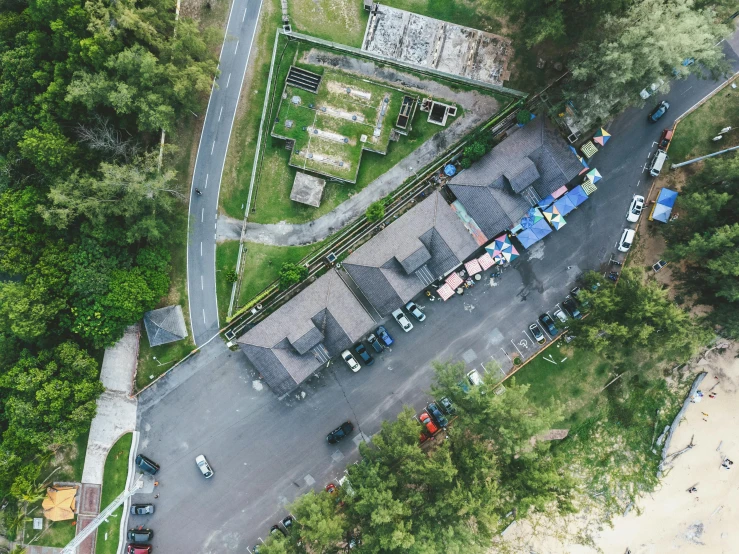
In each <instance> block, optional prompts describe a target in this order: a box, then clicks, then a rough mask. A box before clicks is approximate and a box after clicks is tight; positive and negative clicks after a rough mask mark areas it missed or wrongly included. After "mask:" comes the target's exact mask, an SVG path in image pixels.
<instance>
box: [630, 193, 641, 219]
mask: <svg viewBox="0 0 739 554" xmlns="http://www.w3.org/2000/svg"><path fill="white" fill-rule="evenodd" d="M643 209H644V197H643V196H639V195H638V194H635V195H634V198H633V199H632V200H631V206H629V213H627V214H626V221H629V222H630V223H636V222H637V221H639V216H640V215H641V211H642V210H643Z"/></svg>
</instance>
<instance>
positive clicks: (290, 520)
mask: <svg viewBox="0 0 739 554" xmlns="http://www.w3.org/2000/svg"><path fill="white" fill-rule="evenodd" d="M281 523H282V526H283V527H284V528H285V531H287V532H288V533H289V532H290V529H292V526H293V523H295V519H294V518H293V516H287V517H286V518H284V519H283V520H282V521H281Z"/></svg>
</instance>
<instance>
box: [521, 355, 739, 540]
mask: <svg viewBox="0 0 739 554" xmlns="http://www.w3.org/2000/svg"><path fill="white" fill-rule="evenodd" d="M738 354H739V347H738V346H737V345H736V344H732V345H731V346H730V347H729V349H728V350H726V351H724V352H723V353H722V354H719V351H712V352H709V353H708V355H707V357H705V358H703V359H702V360H701V361H699V362H697V363H695V364H694V365H693V367H692V371H693V372H694V373H696V374H698V373H700V372H706V373H707V375H706V377H705V378H704V379H703V382H702V383H701V385H700V390H701V391H702V392H703V398H702V400H701V401H700V402H699V403H691V404H690V405H689V407H688V409H687V411H686V412H685V416H684V418H683V420H682V421H681V423H680V425H679V427H678V429H677V431H676V432H675V434H674V436H673V438H672V442H671V444H670V449H669V451H668V459H669V456H670V454H674V453H676V452H678V451H680V450H682V449H684V448H686V447H687V446H688V445H689V444H690V442H691V437H692V438H693V444H694V446H693V448H691V449H690V450H688V451H686V452H685V453H683V454H681V455H679V456H678V457H676V458H675V459H674V461H673V463H672V464H670V465H668V466H667V467H666V469H665V476H664V477H663V479H662V483H661V486H660V487H658V490H656V491H655V492H654V493H652V494H650V495H647V496H645V497H643V498H642V499H641V500H640V501H639V503H638V508H639V510H636V509H634V510H632V511H631V512H630V513H629V514H628V515H626V516H623V517H618V518H616V520H615V521H614V527H613V528H609V527H606V528H604V529H603V530H602V531H599V532H598V533H597V534H596V535H595V536H594V539H595V545H596V547H597V548H592V547H585V546H581V545H575V544H563V543H561V542H559V541H558V540H554V539H553V537H551V536H549V537H537V538H536V539H534V540H533V541H531V542H530V543H529V545H528V548H529V550H527V552H532V553H536V554H544V553H547V554H555V553H556V554H562V553H567V554H594V553H596V552H603V553H605V554H625V553H626V552H630V553H631V554H660V553H666V552H680V553H684V554H690V553H694V552H695V553H711V554H729V553H735V552H736V553H739V398H738V396H739V394H738V393H739V359H737V355H738ZM711 393H715V396H714V397H713V398H711V397H710V396H709V395H710V394H711ZM726 458H729V459H730V460H732V461H736V462H737V463H736V464H734V466H733V467H731V469H728V470H727V469H724V468H723V467H722V461H723V460H725V459H726ZM691 487H695V488H696V489H697V490H696V491H695V492H688V489H690V488H691ZM639 512H640V513H639ZM580 521H581V522H582V519H580ZM521 530H523V529H521Z"/></svg>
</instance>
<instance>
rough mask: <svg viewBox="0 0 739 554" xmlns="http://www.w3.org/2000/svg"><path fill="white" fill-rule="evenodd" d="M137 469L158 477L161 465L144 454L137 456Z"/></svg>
mask: <svg viewBox="0 0 739 554" xmlns="http://www.w3.org/2000/svg"><path fill="white" fill-rule="evenodd" d="M136 467H138V468H139V469H140V470H141V471H143V472H144V473H148V474H149V475H156V474H157V471H159V464H158V463H156V462H155V461H154V460H152V459H151V458H147V457H146V456H144V455H143V454H139V455H138V456H136Z"/></svg>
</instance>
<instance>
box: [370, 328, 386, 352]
mask: <svg viewBox="0 0 739 554" xmlns="http://www.w3.org/2000/svg"><path fill="white" fill-rule="evenodd" d="M367 342H368V343H370V346H371V347H372V348H374V349H375V352H377V353H378V354H379V353H380V352H382V351H383V346H382V344H381V343H380V341H379V340H377V337H376V336H375V334H374V333H372V334H371V335H370V336H369V337H367Z"/></svg>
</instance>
